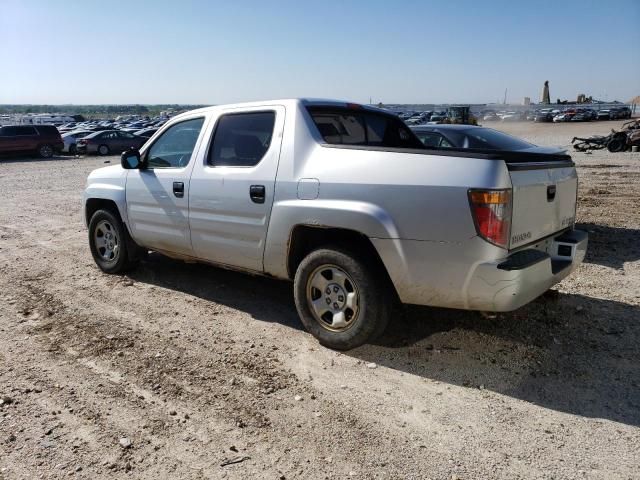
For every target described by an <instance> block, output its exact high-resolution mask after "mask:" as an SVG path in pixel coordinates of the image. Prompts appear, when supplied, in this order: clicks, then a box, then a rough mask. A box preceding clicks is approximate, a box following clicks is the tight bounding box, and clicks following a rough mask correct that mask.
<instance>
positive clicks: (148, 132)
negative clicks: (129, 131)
mask: <svg viewBox="0 0 640 480" xmlns="http://www.w3.org/2000/svg"><path fill="white" fill-rule="evenodd" d="M158 130H159V128H143V129H142V130H137V131H135V132H133V134H134V135H135V136H137V137H144V138H151V137H152V136H153V134H154V133H156V132H157V131H158Z"/></svg>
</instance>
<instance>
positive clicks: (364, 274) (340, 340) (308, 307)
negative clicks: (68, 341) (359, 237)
mask: <svg viewBox="0 0 640 480" xmlns="http://www.w3.org/2000/svg"><path fill="white" fill-rule="evenodd" d="M374 263H375V262H372V261H366V260H365V259H361V258H359V257H358V256H357V255H354V254H353V253H351V252H349V251H347V250H343V249H341V248H339V247H335V248H334V247H327V248H323V249H320V250H315V251H313V252H311V253H310V254H309V255H307V256H306V257H305V258H304V259H303V260H302V262H301V263H300V265H299V266H298V269H297V271H296V275H295V279H294V297H295V303H296V308H297V310H298V315H299V316H300V320H301V321H302V323H303V325H304V326H305V328H306V329H307V331H309V333H311V334H312V335H313V336H314V337H316V338H317V339H318V341H319V342H320V344H322V345H324V346H325V347H328V348H333V349H336V350H349V349H352V348H355V347H358V346H360V345H363V344H365V343H367V342H370V341H373V340H375V339H376V338H377V337H378V336H380V335H381V334H382V333H383V332H384V330H385V328H386V326H387V324H388V322H389V317H390V314H391V311H392V299H393V295H392V294H391V291H390V289H392V288H393V287H392V286H391V285H388V282H387V281H386V278H385V276H384V275H382V274H380V272H378V271H377V269H376V268H372V267H371V265H372V264H374ZM334 267H335V268H337V271H338V272H340V271H342V272H343V273H345V274H346V277H347V281H346V282H345V284H346V285H347V288H348V285H349V284H352V291H355V292H356V294H357V295H356V297H355V298H356V299H357V307H356V308H357V310H356V312H357V314H353V313H352V314H351V315H352V316H351V319H350V320H349V321H348V325H347V326H346V327H343V328H342V329H337V330H333V329H332V328H331V325H330V324H329V322H328V321H325V320H323V319H321V318H318V315H316V314H314V307H313V306H312V303H313V301H314V300H315V301H318V300H326V301H327V303H328V304H330V301H332V300H330V299H329V291H330V290H331V288H333V287H331V288H329V287H330V285H334V284H331V283H330V284H329V286H327V290H326V293H327V297H326V298H324V299H323V298H322V297H323V296H324V295H325V292H321V291H320V290H319V289H316V288H314V287H310V285H311V282H312V280H313V278H315V277H316V276H317V274H318V272H320V274H322V272H323V271H324V270H323V269H331V268H334ZM331 279H333V277H331ZM325 280H326V278H325ZM328 281H329V282H331V281H333V280H328ZM341 291H342V290H341ZM347 291H349V290H347V289H345V292H347ZM314 292H315V294H316V295H317V294H318V293H320V296H319V297H318V298H316V299H314V298H313V293H314ZM336 292H337V290H336ZM336 295H337V294H336ZM333 305H336V306H337V303H334V304H333ZM327 308H330V307H327ZM348 310H349V309H348V308H347V310H346V311H347V316H348V315H349V314H348ZM352 312H353V311H352ZM325 313H329V312H325ZM332 315H333V314H332ZM343 318H346V317H343Z"/></svg>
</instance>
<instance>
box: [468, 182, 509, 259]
mask: <svg viewBox="0 0 640 480" xmlns="http://www.w3.org/2000/svg"><path fill="white" fill-rule="evenodd" d="M469 202H470V203H471V213H472V215H473V220H474V222H475V224H476V231H477V232H478V235H480V236H481V237H482V238H484V239H485V240H486V241H488V242H490V243H493V244H494V245H497V246H498V247H502V248H507V247H508V246H509V235H510V231H511V190H469Z"/></svg>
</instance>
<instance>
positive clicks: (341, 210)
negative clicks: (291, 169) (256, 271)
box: [264, 200, 398, 278]
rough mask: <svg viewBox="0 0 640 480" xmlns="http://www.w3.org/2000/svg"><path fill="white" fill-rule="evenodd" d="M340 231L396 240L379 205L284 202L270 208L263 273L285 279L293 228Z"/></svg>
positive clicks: (396, 232) (304, 201) (391, 224)
mask: <svg viewBox="0 0 640 480" xmlns="http://www.w3.org/2000/svg"><path fill="white" fill-rule="evenodd" d="M298 225H308V226H312V227H320V228H322V227H327V228H342V229H346V230H352V231H355V232H358V233H361V234H363V235H365V236H367V237H369V238H386V239H397V238H398V229H397V227H396V225H395V223H394V222H393V220H392V218H391V216H390V215H389V214H388V213H387V212H386V211H385V210H384V209H382V208H380V207H379V206H377V205H375V204H372V203H368V202H360V201H347V200H313V201H309V200H287V201H283V202H277V203H275V204H274V206H273V210H272V213H271V221H270V223H269V230H268V232H267V241H266V246H265V251H264V270H265V273H267V274H269V275H273V276H275V277H278V278H288V271H287V252H288V248H289V240H290V236H291V232H292V230H293V228H294V227H295V226H298Z"/></svg>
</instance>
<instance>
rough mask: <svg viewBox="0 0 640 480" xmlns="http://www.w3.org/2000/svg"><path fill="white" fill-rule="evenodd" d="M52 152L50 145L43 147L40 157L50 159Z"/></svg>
mask: <svg viewBox="0 0 640 480" xmlns="http://www.w3.org/2000/svg"><path fill="white" fill-rule="evenodd" d="M52 153H53V152H52V150H51V147H50V146H49V145H43V146H42V147H40V155H42V156H43V157H48V156H50V155H51V154H52Z"/></svg>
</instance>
